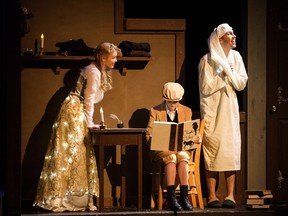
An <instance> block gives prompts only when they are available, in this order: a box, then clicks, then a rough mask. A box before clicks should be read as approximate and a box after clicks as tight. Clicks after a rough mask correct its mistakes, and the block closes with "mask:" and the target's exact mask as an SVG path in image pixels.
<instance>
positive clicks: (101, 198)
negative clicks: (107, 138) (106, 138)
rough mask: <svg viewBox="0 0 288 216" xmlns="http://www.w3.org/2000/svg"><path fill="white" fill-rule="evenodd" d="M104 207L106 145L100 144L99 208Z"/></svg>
mask: <svg viewBox="0 0 288 216" xmlns="http://www.w3.org/2000/svg"><path fill="white" fill-rule="evenodd" d="M103 209H104V145H99V210H103Z"/></svg>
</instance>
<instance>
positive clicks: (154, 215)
mask: <svg viewBox="0 0 288 216" xmlns="http://www.w3.org/2000/svg"><path fill="white" fill-rule="evenodd" d="M21 215H22V216H38V215H39V216H69V215H71V216H76V215H81V216H85V215H95V216H100V215H103V216H113V215H114V216H115V215H118V216H125V215H127V216H128V215H129V216H133V215H135V216H137V215H139V216H141V215H146V216H166V215H167V216H173V215H183V216H185V215H187V216H188V215H193V216H198V215H199V216H212V215H213V216H279V215H281V214H279V212H275V211H274V210H273V209H272V208H271V209H268V210H248V209H246V206H237V207H236V208H235V209H227V208H219V209H214V208H213V209H212V208H205V209H204V210H200V209H196V208H195V209H193V211H181V212H175V213H174V212H171V211H167V210H159V211H158V210H150V209H143V210H139V211H138V210H135V209H119V208H117V209H116V208H115V209H104V210H103V211H101V212H99V211H95V212H91V211H85V212H62V213H54V212H47V211H46V212H44V211H40V210H37V209H36V210H35V211H29V212H22V214H21ZM285 215H286V214H285ZM281 216H282V215H281ZM283 216H284V214H283Z"/></svg>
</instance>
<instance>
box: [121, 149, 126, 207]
mask: <svg viewBox="0 0 288 216" xmlns="http://www.w3.org/2000/svg"><path fill="white" fill-rule="evenodd" d="M121 205H122V208H125V207H126V146H125V145H121Z"/></svg>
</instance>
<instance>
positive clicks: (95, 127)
mask: <svg viewBox="0 0 288 216" xmlns="http://www.w3.org/2000/svg"><path fill="white" fill-rule="evenodd" d="M88 128H91V129H99V128H100V124H93V125H89V126H88Z"/></svg>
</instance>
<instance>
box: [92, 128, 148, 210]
mask: <svg viewBox="0 0 288 216" xmlns="http://www.w3.org/2000/svg"><path fill="white" fill-rule="evenodd" d="M145 134H146V128H108V129H90V135H91V139H92V142H93V144H94V145H97V146H98V147H99V154H98V158H99V193H100V194H99V210H103V209H104V146H116V145H121V206H122V207H123V208H124V207H125V205H126V172H125V171H126V170H125V160H124V159H125V157H124V156H125V154H126V146H127V145H137V149H138V210H139V209H142V194H143V192H142V140H143V136H144V135H145Z"/></svg>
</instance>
